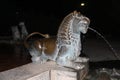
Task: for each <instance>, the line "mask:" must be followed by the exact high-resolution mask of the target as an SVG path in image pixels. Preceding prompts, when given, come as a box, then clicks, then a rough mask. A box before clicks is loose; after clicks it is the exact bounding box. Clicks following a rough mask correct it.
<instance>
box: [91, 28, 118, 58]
mask: <svg viewBox="0 0 120 80" xmlns="http://www.w3.org/2000/svg"><path fill="white" fill-rule="evenodd" d="M89 30H91V31H93V32H95V33H97V35H99V36H100V37H101V38H102V39H104V41H105V42H106V43H107V45H108V46H109V48H110V49H111V50H112V52H113V54H114V56H115V57H116V58H117V59H118V60H120V57H119V55H118V53H117V52H116V51H115V49H114V48H113V47H112V45H111V44H110V43H109V42H108V40H107V39H106V38H105V37H104V36H103V35H102V34H100V33H99V32H98V31H96V30H95V29H93V28H91V27H89Z"/></svg>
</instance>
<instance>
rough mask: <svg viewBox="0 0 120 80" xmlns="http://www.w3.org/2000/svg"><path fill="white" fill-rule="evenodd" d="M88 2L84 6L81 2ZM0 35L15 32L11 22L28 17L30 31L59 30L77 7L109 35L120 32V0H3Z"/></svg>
mask: <svg viewBox="0 0 120 80" xmlns="http://www.w3.org/2000/svg"><path fill="white" fill-rule="evenodd" d="M82 2H83V3H85V6H80V4H81V3H82ZM0 10H1V11H0V20H1V22H0V25H1V29H0V36H7V35H11V34H10V33H11V29H10V27H11V26H15V25H18V24H19V22H21V21H24V22H25V25H26V27H27V30H28V32H29V33H31V32H34V31H39V32H41V33H49V34H56V33H57V30H58V27H59V25H60V23H61V21H62V19H63V18H64V17H65V16H66V15H67V14H69V13H70V12H72V11H74V10H77V11H80V12H81V13H82V14H84V15H85V16H87V17H89V18H90V20H91V24H90V26H91V27H93V28H95V29H96V30H98V31H99V32H101V33H103V34H105V35H111V36H115V35H116V36H118V35H119V34H120V31H119V30H120V22H119V21H120V5H119V0H55V1H53V0H39V1H35V0H32V1H31V0H19V1H18V0H2V1H1V2H0Z"/></svg>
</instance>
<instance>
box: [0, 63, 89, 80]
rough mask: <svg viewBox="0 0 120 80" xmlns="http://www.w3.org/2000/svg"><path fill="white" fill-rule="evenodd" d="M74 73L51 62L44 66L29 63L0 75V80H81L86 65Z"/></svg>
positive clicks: (86, 71) (86, 68) (83, 76)
mask: <svg viewBox="0 0 120 80" xmlns="http://www.w3.org/2000/svg"><path fill="white" fill-rule="evenodd" d="M85 64H86V66H85V68H84V69H82V70H79V71H76V70H74V69H70V68H65V67H61V66H59V65H57V64H56V63H55V62H53V61H49V62H46V63H45V64H39V63H29V64H26V65H23V66H20V67H17V68H14V69H10V70H7V71H4V72H1V73H0V80H83V79H84V78H85V76H86V74H87V73H88V65H87V63H85Z"/></svg>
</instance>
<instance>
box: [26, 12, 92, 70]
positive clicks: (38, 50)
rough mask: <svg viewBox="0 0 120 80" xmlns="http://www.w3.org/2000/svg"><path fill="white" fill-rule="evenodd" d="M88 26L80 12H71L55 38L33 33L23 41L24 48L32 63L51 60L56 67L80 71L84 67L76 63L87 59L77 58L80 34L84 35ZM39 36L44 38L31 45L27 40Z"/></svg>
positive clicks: (88, 22)
mask: <svg viewBox="0 0 120 80" xmlns="http://www.w3.org/2000/svg"><path fill="white" fill-rule="evenodd" d="M89 24H90V20H89V18H87V17H86V16H84V15H82V14H81V13H80V12H77V11H73V12H71V13H70V14H68V15H67V16H66V17H65V18H64V19H63V21H62V23H61V24H60V27H59V29H58V33H57V36H53V37H52V36H49V35H48V34H41V33H39V32H34V33H31V34H30V35H28V36H27V37H26V39H25V42H24V43H25V46H26V48H27V49H28V50H29V52H30V55H31V56H32V58H31V59H32V61H33V62H37V63H45V62H46V61H47V60H53V61H55V62H56V63H57V64H58V65H61V66H65V67H70V68H74V69H82V68H83V67H84V65H83V64H82V63H81V64H80V63H77V62H85V61H87V60H88V59H85V58H82V57H79V55H80V53H81V52H80V51H81V33H83V34H85V33H86V32H87V30H88V27H89ZM35 34H40V35H42V36H43V37H45V38H42V39H38V40H35V41H34V42H32V44H29V43H28V42H27V40H28V38H29V37H31V36H33V35H35Z"/></svg>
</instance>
